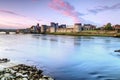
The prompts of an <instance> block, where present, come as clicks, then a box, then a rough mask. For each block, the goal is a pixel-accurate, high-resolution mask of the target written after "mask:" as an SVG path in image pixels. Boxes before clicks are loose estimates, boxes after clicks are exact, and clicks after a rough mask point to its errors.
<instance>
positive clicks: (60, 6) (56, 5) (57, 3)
mask: <svg viewBox="0 0 120 80" xmlns="http://www.w3.org/2000/svg"><path fill="white" fill-rule="evenodd" d="M49 7H50V8H52V9H54V10H56V11H58V12H60V13H62V14H63V15H65V16H68V17H70V18H72V19H73V21H74V22H80V18H79V16H83V15H84V14H82V13H79V12H77V11H75V8H74V7H73V6H72V5H71V4H69V3H68V2H65V1H64V0H51V2H50V3H49Z"/></svg>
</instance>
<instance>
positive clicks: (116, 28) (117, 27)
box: [113, 24, 120, 32]
mask: <svg viewBox="0 0 120 80" xmlns="http://www.w3.org/2000/svg"><path fill="white" fill-rule="evenodd" d="M113 29H114V30H117V32H120V25H118V24H117V25H115V26H113Z"/></svg>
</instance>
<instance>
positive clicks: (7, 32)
mask: <svg viewBox="0 0 120 80" xmlns="http://www.w3.org/2000/svg"><path fill="white" fill-rule="evenodd" d="M0 32H5V33H6V34H10V32H14V33H16V34H17V33H18V32H17V29H0Z"/></svg>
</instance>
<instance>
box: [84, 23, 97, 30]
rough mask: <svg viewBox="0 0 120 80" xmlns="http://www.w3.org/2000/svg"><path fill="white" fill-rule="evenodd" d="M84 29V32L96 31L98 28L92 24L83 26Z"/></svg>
mask: <svg viewBox="0 0 120 80" xmlns="http://www.w3.org/2000/svg"><path fill="white" fill-rule="evenodd" d="M83 29H84V30H95V29H96V26H94V25H92V24H84V25H83Z"/></svg>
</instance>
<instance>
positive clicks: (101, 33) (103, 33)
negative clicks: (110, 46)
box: [46, 30, 120, 37]
mask: <svg viewBox="0 0 120 80" xmlns="http://www.w3.org/2000/svg"><path fill="white" fill-rule="evenodd" d="M46 34H50V35H70V36H103V37H120V33H117V32H116V31H98V30H93V31H81V32H77V33H74V32H67V33H66V32H65V33H64V32H53V33H46Z"/></svg>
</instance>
